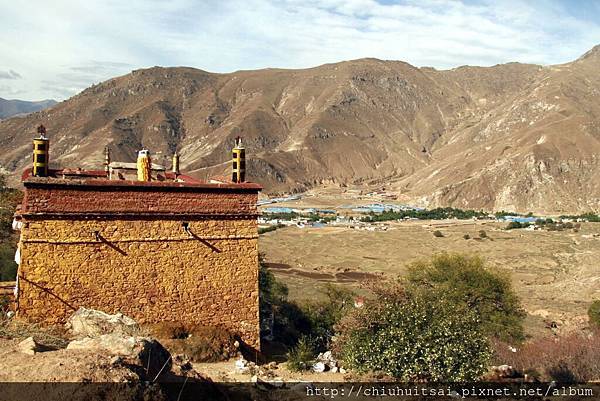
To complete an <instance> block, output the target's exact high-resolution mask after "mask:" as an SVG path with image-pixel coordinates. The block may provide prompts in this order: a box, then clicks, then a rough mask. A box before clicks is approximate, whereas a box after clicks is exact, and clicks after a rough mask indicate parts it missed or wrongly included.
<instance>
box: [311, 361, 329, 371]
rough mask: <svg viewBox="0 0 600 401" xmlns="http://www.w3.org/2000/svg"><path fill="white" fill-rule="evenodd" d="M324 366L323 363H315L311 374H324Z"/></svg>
mask: <svg viewBox="0 0 600 401" xmlns="http://www.w3.org/2000/svg"><path fill="white" fill-rule="evenodd" d="M325 368H326V367H325V364H324V363H323V362H317V363H315V364H314V365H313V367H312V370H313V372H316V373H323V372H325Z"/></svg>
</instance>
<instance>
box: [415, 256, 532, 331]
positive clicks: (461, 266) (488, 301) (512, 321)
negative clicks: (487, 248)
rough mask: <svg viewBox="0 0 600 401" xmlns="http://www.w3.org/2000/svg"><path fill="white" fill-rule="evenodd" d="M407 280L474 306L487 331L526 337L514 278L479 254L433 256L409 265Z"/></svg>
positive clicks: (427, 293) (421, 289)
mask: <svg viewBox="0 0 600 401" xmlns="http://www.w3.org/2000/svg"><path fill="white" fill-rule="evenodd" d="M407 282H408V285H409V288H410V289H411V290H412V291H417V292H422V293H423V294H425V296H428V297H430V298H432V299H433V300H435V299H438V298H444V299H447V300H448V301H449V302H451V303H454V304H456V305H459V306H462V307H464V308H466V309H469V310H473V311H474V312H475V313H476V314H477V315H478V316H479V317H480V318H481V320H482V327H483V331H484V333H485V334H486V335H488V336H490V337H496V338H499V339H501V340H505V341H516V342H520V341H523V340H524V339H525V334H524V330H523V320H524V319H525V312H524V311H523V309H522V307H521V304H520V300H519V298H518V297H517V295H516V294H515V293H514V291H513V290H512V288H511V284H510V279H509V278H508V277H506V276H504V275H501V274H500V273H498V272H492V271H490V270H489V269H487V268H486V267H485V265H484V263H483V260H482V259H481V258H479V257H476V256H466V255H461V254H446V253H443V254H439V255H435V256H434V257H432V258H431V260H425V261H419V262H416V263H413V264H412V265H411V266H409V269H408V274H407Z"/></svg>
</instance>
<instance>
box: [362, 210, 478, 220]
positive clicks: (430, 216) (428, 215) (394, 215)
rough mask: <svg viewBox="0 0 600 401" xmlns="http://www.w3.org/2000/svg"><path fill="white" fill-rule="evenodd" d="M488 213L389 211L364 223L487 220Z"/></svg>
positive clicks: (366, 217) (370, 214)
mask: <svg viewBox="0 0 600 401" xmlns="http://www.w3.org/2000/svg"><path fill="white" fill-rule="evenodd" d="M487 215H488V214H487V213H485V212H483V211H476V210H462V209H455V208H452V207H439V208H436V209H431V210H412V209H411V210H401V211H397V212H394V211H392V210H387V211H385V212H383V213H373V212H371V213H369V215H367V216H365V217H363V218H362V221H364V222H376V221H389V220H402V219H404V218H406V217H409V218H414V219H419V220H443V219H454V218H456V219H459V220H468V219H472V218H486V217H487Z"/></svg>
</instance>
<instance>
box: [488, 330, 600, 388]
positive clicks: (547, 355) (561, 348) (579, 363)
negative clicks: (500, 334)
mask: <svg viewBox="0 0 600 401" xmlns="http://www.w3.org/2000/svg"><path fill="white" fill-rule="evenodd" d="M496 358H497V363H498V364H507V365H511V366H513V367H514V368H516V369H518V370H520V371H523V372H525V373H529V374H530V375H532V376H534V377H537V378H538V379H540V380H556V381H560V382H589V381H597V380H599V379H600V330H596V331H594V332H591V333H582V332H577V333H571V334H568V335H565V336H561V337H545V338H540V339H536V340H533V341H530V342H528V343H526V344H524V345H523V346H522V347H521V348H520V349H518V350H517V352H512V351H511V350H510V349H509V347H508V345H507V344H503V343H500V342H498V343H496Z"/></svg>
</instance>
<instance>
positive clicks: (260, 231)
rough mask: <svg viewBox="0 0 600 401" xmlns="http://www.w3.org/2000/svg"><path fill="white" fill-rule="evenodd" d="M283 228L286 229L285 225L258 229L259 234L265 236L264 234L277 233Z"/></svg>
mask: <svg viewBox="0 0 600 401" xmlns="http://www.w3.org/2000/svg"><path fill="white" fill-rule="evenodd" d="M281 227H285V226H284V225H283V224H276V225H274V226H267V227H258V234H259V235H260V234H264V233H269V232H271V231H275V230H278V229H280V228H281Z"/></svg>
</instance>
